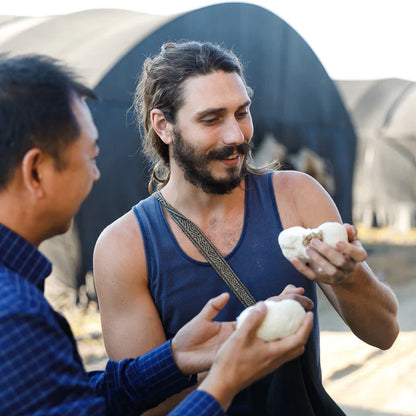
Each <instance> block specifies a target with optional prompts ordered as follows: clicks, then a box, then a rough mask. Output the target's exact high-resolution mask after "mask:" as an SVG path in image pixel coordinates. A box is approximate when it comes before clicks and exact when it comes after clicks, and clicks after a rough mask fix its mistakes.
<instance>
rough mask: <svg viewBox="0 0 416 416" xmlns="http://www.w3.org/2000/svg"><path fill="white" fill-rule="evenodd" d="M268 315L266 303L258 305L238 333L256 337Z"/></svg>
mask: <svg viewBox="0 0 416 416" xmlns="http://www.w3.org/2000/svg"><path fill="white" fill-rule="evenodd" d="M266 313H267V307H266V305H265V304H264V302H258V303H256V304H255V305H254V307H253V308H252V309H251V311H250V313H249V315H248V317H247V318H246V319H245V320H244V322H243V324H242V325H241V327H240V328H239V329H238V330H237V331H240V332H244V333H247V334H248V335H249V336H255V333H256V331H257V328H258V327H259V326H260V324H261V323H262V322H263V320H264V318H265V316H266Z"/></svg>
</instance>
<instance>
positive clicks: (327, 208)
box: [273, 170, 340, 228]
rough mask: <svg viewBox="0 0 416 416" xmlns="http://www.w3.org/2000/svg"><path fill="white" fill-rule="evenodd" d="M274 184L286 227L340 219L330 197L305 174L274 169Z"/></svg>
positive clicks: (314, 224)
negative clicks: (275, 170)
mask: <svg viewBox="0 0 416 416" xmlns="http://www.w3.org/2000/svg"><path fill="white" fill-rule="evenodd" d="M273 187H274V192H275V197H276V202H277V205H278V209H279V214H280V217H281V221H282V224H283V226H284V228H287V227H292V226H294V225H301V226H303V227H315V226H318V225H319V224H321V223H322V222H325V221H340V216H339V213H338V209H337V207H336V206H335V203H334V201H333V200H332V198H331V196H330V195H329V194H328V193H327V192H326V191H325V189H324V188H323V187H322V186H321V185H320V184H319V182H318V181H317V180H315V179H314V178H312V177H311V176H309V175H307V174H306V173H303V172H297V171H290V170H288V171H278V172H275V173H274V175H273Z"/></svg>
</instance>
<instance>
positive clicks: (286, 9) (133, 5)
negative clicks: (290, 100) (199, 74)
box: [0, 0, 416, 81]
mask: <svg viewBox="0 0 416 416" xmlns="http://www.w3.org/2000/svg"><path fill="white" fill-rule="evenodd" d="M249 2H250V3H253V4H257V5H259V6H263V7H265V8H267V9H269V10H271V11H273V12H274V13H275V14H277V15H278V16H279V17H281V18H282V19H283V20H285V21H286V22H287V23H289V24H290V25H291V26H292V27H293V28H294V29H295V30H296V31H297V32H298V33H299V34H300V35H301V36H302V37H303V38H304V39H305V40H306V41H307V42H308V44H309V45H310V46H311V47H312V49H313V50H314V52H315V53H316V54H317V56H318V58H319V59H320V60H321V62H322V64H323V65H324V67H325V68H326V70H327V72H328V74H329V76H330V77H332V78H333V79H375V78H390V77H397V78H404V79H409V80H413V81H416V48H415V46H416V13H415V12H414V9H415V8H416V0H257V1H249ZM215 3H221V2H220V1H209V0H14V1H13V0H1V4H0V15H7V14H9V15H22V16H43V15H51V14H65V13H71V12H74V11H78V10H82V9H95V8H118V9H127V10H135V11H139V12H143V13H150V14H167V15H170V14H176V13H181V12H184V11H188V10H192V9H196V8H199V7H203V6H207V5H210V4H215Z"/></svg>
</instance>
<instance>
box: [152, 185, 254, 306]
mask: <svg viewBox="0 0 416 416" xmlns="http://www.w3.org/2000/svg"><path fill="white" fill-rule="evenodd" d="M153 195H154V197H155V198H156V199H157V200H158V201H159V202H160V204H161V205H162V206H163V207H165V208H166V210H167V211H168V212H169V214H170V216H171V217H172V219H173V221H175V223H176V224H177V225H178V226H179V227H180V228H181V230H182V231H183V232H184V233H185V235H186V236H187V237H188V238H189V239H190V240H191V241H192V243H193V244H194V245H195V247H196V248H197V249H198V251H199V252H200V253H201V254H202V255H203V256H204V257H205V258H206V259H207V260H208V261H209V263H210V264H211V266H212V267H213V268H214V269H215V271H216V272H217V273H218V274H219V275H220V276H221V278H222V279H223V280H224V281H225V283H227V285H228V286H229V288H230V289H231V290H232V291H233V293H234V294H235V295H236V296H237V297H238V299H239V300H240V302H241V303H242V304H243V305H244V306H245V307H248V306H251V305H254V304H255V303H256V300H255V299H254V297H253V295H252V294H251V293H250V292H249V290H248V289H247V288H246V287H245V286H244V284H243V283H242V282H241V280H240V279H239V278H238V276H237V275H236V274H235V273H234V270H233V269H232V268H231V267H230V265H229V264H228V263H227V261H226V260H225V259H224V257H223V256H222V255H221V254H220V252H219V251H218V250H217V248H216V247H215V246H214V245H213V244H212V243H211V241H210V240H209V239H208V238H207V236H206V235H205V234H204V233H203V232H202V231H201V229H200V228H199V227H198V226H197V225H196V224H195V223H193V222H192V221H191V220H189V219H188V218H186V217H185V216H184V215H182V214H181V213H180V212H179V211H177V210H176V209H175V208H174V207H173V206H172V205H170V204H169V203H168V202H166V200H165V198H163V195H162V194H161V193H160V191H156V192H154V193H153Z"/></svg>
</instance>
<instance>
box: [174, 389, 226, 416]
mask: <svg viewBox="0 0 416 416" xmlns="http://www.w3.org/2000/svg"><path fill="white" fill-rule="evenodd" d="M195 415H198V416H225V412H224V410H223V409H222V407H221V406H220V404H219V403H218V402H217V401H216V400H215V399H214V397H212V396H211V395H210V394H208V393H207V392H205V391H202V390H195V391H193V392H192V393H191V394H189V395H188V396H186V398H185V399H184V400H182V401H181V402H180V403H179V404H178V405H177V406H176V407H175V409H173V410H172V411H171V412H170V413H169V414H168V416H195Z"/></svg>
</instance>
